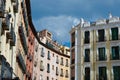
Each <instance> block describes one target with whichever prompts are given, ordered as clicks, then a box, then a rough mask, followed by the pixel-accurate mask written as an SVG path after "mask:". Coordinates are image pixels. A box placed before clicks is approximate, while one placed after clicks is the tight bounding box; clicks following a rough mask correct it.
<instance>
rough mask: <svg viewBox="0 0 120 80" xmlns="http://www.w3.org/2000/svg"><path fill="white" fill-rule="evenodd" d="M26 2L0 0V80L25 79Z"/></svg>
mask: <svg viewBox="0 0 120 80" xmlns="http://www.w3.org/2000/svg"><path fill="white" fill-rule="evenodd" d="M28 4H30V2H29V0H0V63H1V64H0V80H12V79H13V80H24V79H25V73H26V58H27V53H28V50H27V49H28V47H27V36H28V27H29V26H28V24H29V22H28V17H30V16H28V14H29V9H30V7H29V5H28ZM29 15H30V14H29Z"/></svg>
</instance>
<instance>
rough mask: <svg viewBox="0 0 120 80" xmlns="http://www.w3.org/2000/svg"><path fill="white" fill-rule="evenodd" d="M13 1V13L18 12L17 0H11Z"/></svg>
mask: <svg viewBox="0 0 120 80" xmlns="http://www.w3.org/2000/svg"><path fill="white" fill-rule="evenodd" d="M12 1H13V10H14V13H17V12H18V0H12Z"/></svg>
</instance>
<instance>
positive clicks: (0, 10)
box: [0, 0, 5, 18]
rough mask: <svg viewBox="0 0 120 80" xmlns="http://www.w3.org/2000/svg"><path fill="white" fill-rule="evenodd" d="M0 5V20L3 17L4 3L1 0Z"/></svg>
mask: <svg viewBox="0 0 120 80" xmlns="http://www.w3.org/2000/svg"><path fill="white" fill-rule="evenodd" d="M0 2H1V4H0V18H3V17H4V9H5V3H4V1H3V0H0Z"/></svg>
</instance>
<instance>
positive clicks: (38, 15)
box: [31, 0, 120, 46]
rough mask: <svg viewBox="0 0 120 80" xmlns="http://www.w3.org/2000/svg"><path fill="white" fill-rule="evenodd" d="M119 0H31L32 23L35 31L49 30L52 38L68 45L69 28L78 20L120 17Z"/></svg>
mask: <svg viewBox="0 0 120 80" xmlns="http://www.w3.org/2000/svg"><path fill="white" fill-rule="evenodd" d="M119 8H120V0H31V11H32V19H33V24H34V26H35V28H36V30H37V31H41V30H43V29H47V30H49V31H50V32H51V33H52V34H53V40H57V41H58V42H59V43H60V44H63V45H66V46H70V34H69V32H70V30H71V28H72V26H75V25H77V24H78V23H79V22H80V18H83V19H84V20H85V21H96V20H98V19H103V18H108V17H109V13H111V14H112V15H113V16H119V17H120V9H119Z"/></svg>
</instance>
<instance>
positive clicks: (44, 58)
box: [33, 30, 70, 80]
mask: <svg viewBox="0 0 120 80" xmlns="http://www.w3.org/2000/svg"><path fill="white" fill-rule="evenodd" d="M38 36H39V38H38V39H35V49H34V50H35V52H34V62H33V63H34V67H33V80H44V79H45V80H69V79H70V71H69V69H70V63H69V62H70V50H69V48H67V47H64V46H61V45H59V44H58V43H57V42H55V41H52V34H51V33H50V32H49V31H47V30H43V31H41V32H39V33H38Z"/></svg>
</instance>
